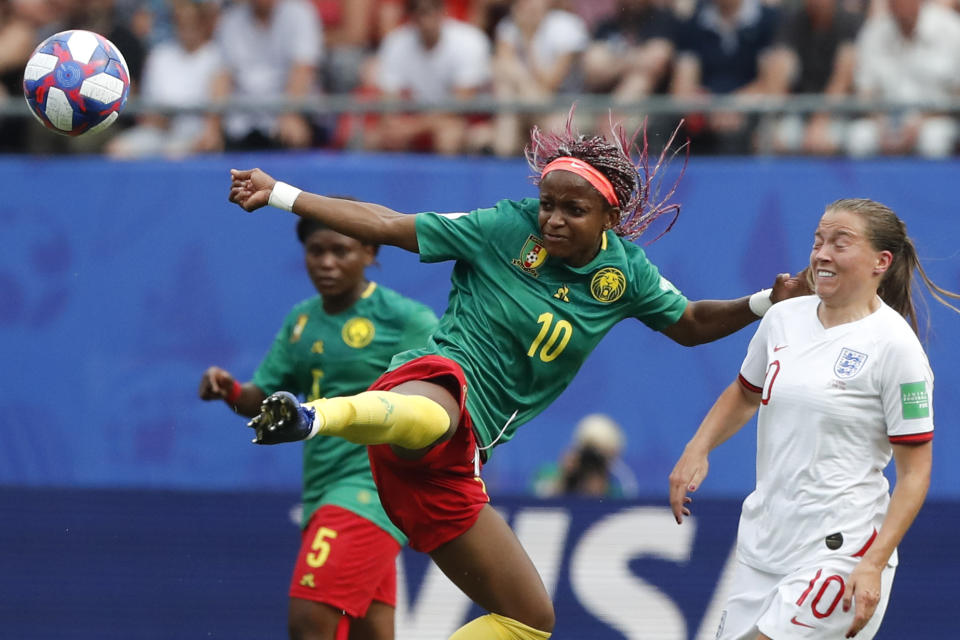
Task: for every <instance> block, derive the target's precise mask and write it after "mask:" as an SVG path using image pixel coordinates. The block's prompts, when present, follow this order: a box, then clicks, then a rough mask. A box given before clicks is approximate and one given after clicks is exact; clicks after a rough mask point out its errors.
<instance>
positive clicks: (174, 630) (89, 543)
mask: <svg viewBox="0 0 960 640" xmlns="http://www.w3.org/2000/svg"><path fill="white" fill-rule="evenodd" d="M296 503H297V496H296V495H295V494H292V493H261V492H244V493H240V492H231V493H209V492H199V491H190V492H185V491H151V490H140V491H131V490H63V489H60V490H53V489H33V488H22V489H2V490H0V518H2V520H0V521H2V523H3V524H2V526H0V549H2V550H3V551H2V552H0V637H3V638H18V639H20V638H24V639H26V638H29V639H32V640H33V639H36V640H45V639H48V638H50V639H53V638H57V639H58V640H110V639H113V638H116V639H121V638H122V639H124V640H126V639H129V638H137V639H138V640H169V639H170V638H177V639H184V640H186V639H193V638H197V639H200V638H229V639H231V640H241V639H250V640H255V639H256V640H262V639H264V638H282V637H286V611H287V589H288V587H289V579H290V573H291V570H292V566H293V560H294V558H295V556H296V551H297V547H298V545H299V529H298V527H297V526H296V525H295V524H294V522H293V520H292V519H291V515H292V514H293V513H294V512H295V511H296ZM493 503H494V505H495V506H496V507H497V508H498V509H500V511H501V512H502V513H503V514H504V516H505V517H506V518H507V520H508V522H510V524H511V526H512V527H513V529H514V531H515V532H516V533H517V535H518V536H519V537H520V539H521V540H522V541H523V543H524V546H525V547H526V549H527V550H528V552H529V553H530V555H531V558H532V559H533V561H534V562H535V563H536V565H537V568H538V569H539V571H540V574H541V576H542V577H543V580H544V584H545V585H546V587H547V589H548V590H549V592H550V593H551V594H552V596H553V599H554V603H555V609H556V613H557V626H556V630H555V633H554V635H553V638H554V639H555V640H583V639H584V638H589V639H591V640H710V639H712V638H713V637H714V634H715V631H716V625H717V621H718V620H719V617H720V613H721V611H722V608H723V602H724V598H725V594H726V590H725V589H726V580H727V579H728V578H729V575H730V573H729V572H730V566H731V565H730V563H731V558H732V555H731V553H732V551H733V545H734V537H735V535H736V526H737V519H738V517H739V502H737V501H734V500H700V499H698V501H697V504H696V507H695V511H694V517H693V518H692V519H690V520H688V521H687V522H686V523H684V524H683V525H682V526H679V527H678V526H677V525H676V523H675V522H674V521H673V517H672V516H671V514H670V511H669V507H668V506H667V505H666V504H664V503H663V502H646V501H643V502H638V501H629V500H622V501H618V500H614V501H603V502H595V501H589V500H584V499H581V500H550V501H539V500H533V499H523V498H503V499H500V498H497V497H494V500H493ZM958 530H960V504H958V503H956V502H938V501H933V502H930V503H928V504H927V505H926V506H925V507H924V509H923V511H922V512H921V514H920V516H919V518H918V519H917V521H916V523H915V524H914V526H913V528H912V529H911V530H910V532H909V533H908V535H907V538H906V539H905V541H904V543H903V544H902V545H901V547H900V567H899V569H898V571H897V575H896V580H895V582H894V585H893V589H892V592H891V593H892V595H891V600H890V605H889V608H888V611H887V615H886V616H885V619H884V623H883V626H882V627H881V630H880V633H879V635H878V636H877V638H878V639H879V640H905V639H908V638H951V637H954V632H953V628H954V624H955V623H954V617H953V606H954V603H955V602H956V599H957V597H958V596H960V579H958V577H957V573H956V568H957V567H958V566H960V548H958V546H957V545H956V544H955V541H956V532H957V531H958ZM399 570H400V575H399V580H398V605H397V614H396V629H397V638H398V640H414V639H415V640H443V639H444V638H447V637H448V635H449V634H450V633H451V632H452V631H453V630H454V629H456V628H458V627H459V626H460V625H462V624H463V623H464V622H466V621H467V620H469V619H472V618H473V617H475V616H477V615H480V614H481V612H480V611H479V610H478V609H477V608H476V607H475V606H473V605H472V603H471V602H470V601H469V600H467V598H466V597H465V596H464V595H463V594H461V593H460V592H459V591H458V590H457V589H456V587H454V586H453V585H452V583H450V582H449V580H448V579H447V578H446V577H445V576H444V575H443V574H442V573H440V571H439V570H438V569H437V568H436V567H435V566H434V565H433V564H432V563H431V562H430V561H429V558H428V557H427V556H425V555H424V554H419V553H416V552H413V551H411V550H410V549H408V548H406V549H404V551H403V552H402V554H401V557H400V561H399Z"/></svg>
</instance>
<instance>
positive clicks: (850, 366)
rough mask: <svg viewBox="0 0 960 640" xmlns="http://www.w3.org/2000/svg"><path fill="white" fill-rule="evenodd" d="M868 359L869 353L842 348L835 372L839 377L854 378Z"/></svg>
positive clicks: (835, 365) (834, 366)
mask: <svg viewBox="0 0 960 640" xmlns="http://www.w3.org/2000/svg"><path fill="white" fill-rule="evenodd" d="M866 361H867V354H865V353H860V352H859V351H854V350H853V349H848V348H846V347H844V348H843V349H841V350H840V357H838V358H837V362H836V364H834V365H833V373H834V374H836V376H837V377H838V378H852V377H853V376H855V375H857V374H858V373H860V370H861V369H863V365H864V363H865V362H866Z"/></svg>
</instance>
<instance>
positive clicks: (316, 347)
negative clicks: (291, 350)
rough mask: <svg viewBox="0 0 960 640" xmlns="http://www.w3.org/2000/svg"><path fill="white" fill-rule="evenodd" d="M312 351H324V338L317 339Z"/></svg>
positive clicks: (311, 348)
mask: <svg viewBox="0 0 960 640" xmlns="http://www.w3.org/2000/svg"><path fill="white" fill-rule="evenodd" d="M310 353H323V340H317V341H316V342H314V343H313V345H312V346H311V347H310Z"/></svg>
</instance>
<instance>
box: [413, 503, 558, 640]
mask: <svg viewBox="0 0 960 640" xmlns="http://www.w3.org/2000/svg"><path fill="white" fill-rule="evenodd" d="M430 557H431V558H433V561H434V562H435V563H436V564H437V566H438V567H440V570H441V571H443V572H444V573H445V574H446V575H447V577H448V578H450V580H451V581H453V583H454V584H456V585H457V586H458V587H459V588H460V590H461V591H463V592H464V593H465V594H466V595H467V596H469V597H470V599H471V600H473V601H474V602H476V603H477V604H478V605H480V606H481V607H482V608H484V609H486V610H487V611H489V612H490V613H492V614H496V615H495V616H483V617H481V618H477V619H476V620H473V621H471V622H469V623H467V624H466V625H465V626H463V627H461V628H460V629H459V630H458V631H457V632H455V633H454V634H453V635H452V636H451V640H480V639H491V638H496V639H498V640H499V639H503V640H534V639H537V640H539V639H543V638H549V637H550V633H551V632H552V631H553V625H554V612H553V603H552V602H550V596H549V594H547V590H546V588H545V587H544V586H543V581H542V580H541V579H540V574H538V573H537V569H536V567H534V566H533V562H532V561H531V560H530V557H529V556H528V555H527V553H526V551H524V549H523V547H522V546H521V544H520V541H519V540H518V539H517V536H516V535H515V534H514V533H513V531H512V530H511V529H510V526H509V525H508V524H507V523H506V521H505V520H504V519H503V518H502V517H501V516H500V514H499V513H497V512H496V510H494V509H493V508H492V507H491V506H490V505H485V506H484V507H483V509H482V510H481V511H480V516H479V517H478V518H477V521H476V523H475V524H474V525H473V526H472V527H470V529H468V530H467V531H466V532H465V533H463V534H462V535H460V536H458V537H457V538H454V539H453V540H451V541H450V542H447V543H446V544H443V545H441V546H440V547H438V548H437V549H435V550H434V551H432V552H430ZM516 623H519V624H516Z"/></svg>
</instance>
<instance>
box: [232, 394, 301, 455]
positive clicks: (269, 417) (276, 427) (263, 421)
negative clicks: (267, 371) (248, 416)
mask: <svg viewBox="0 0 960 640" xmlns="http://www.w3.org/2000/svg"><path fill="white" fill-rule="evenodd" d="M315 416H316V412H315V411H314V410H313V409H311V408H309V407H304V406H302V405H301V404H300V402H299V401H298V400H297V398H296V396H294V395H293V394H292V393H287V392H286V391H277V392H276V393H274V394H272V395H270V397H268V398H267V399H266V400H264V401H263V403H262V404H261V405H260V415H258V416H257V417H255V418H254V419H253V420H251V421H250V422H248V423H247V426H248V427H250V428H251V429H253V430H254V431H256V434H257V437H256V438H254V439H253V443H254V444H277V443H280V442H296V441H298V440H306V439H307V438H309V437H310V432H311V430H312V429H313V419H314V417H315Z"/></svg>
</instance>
